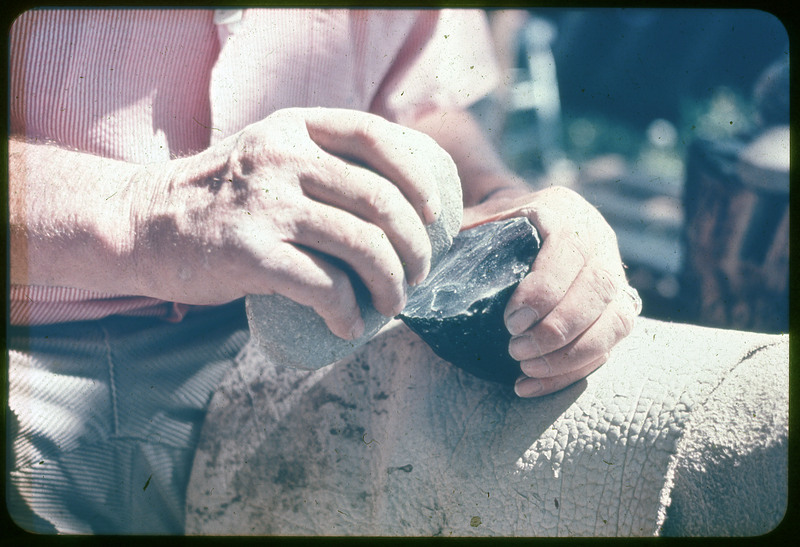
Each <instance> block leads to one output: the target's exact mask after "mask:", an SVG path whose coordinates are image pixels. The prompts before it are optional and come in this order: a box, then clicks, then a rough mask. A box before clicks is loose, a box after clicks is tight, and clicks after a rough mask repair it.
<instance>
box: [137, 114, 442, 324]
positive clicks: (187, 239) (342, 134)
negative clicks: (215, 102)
mask: <svg viewBox="0 0 800 547" xmlns="http://www.w3.org/2000/svg"><path fill="white" fill-rule="evenodd" d="M445 156H446V152H444V150H442V149H441V148H439V146H438V145H436V143H435V141H434V140H433V139H431V138H430V137H428V136H426V135H424V134H422V133H419V132H416V131H413V130H411V129H408V128H404V127H401V126H399V125H396V124H393V123H390V122H388V121H386V120H384V119H382V118H380V117H378V116H375V115H371V114H367V113H363V112H358V111H351V110H339V109H322V108H317V109H287V110H281V111H278V112H275V113H274V114H272V115H270V116H268V117H267V118H265V119H264V120H262V121H260V122H257V123H254V124H252V125H250V126H248V127H246V128H245V129H243V130H242V131H240V132H239V133H237V134H235V135H232V136H231V137H228V138H226V139H225V140H223V141H221V142H220V143H219V144H216V145H214V146H212V147H210V148H209V149H207V150H205V151H204V152H201V153H199V154H197V155H195V156H191V157H187V158H182V159H178V160H174V161H172V162H170V163H171V168H170V169H169V170H168V173H165V174H164V176H161V177H159V180H158V181H154V182H150V183H147V184H149V192H148V195H146V196H141V197H139V198H137V199H139V200H141V203H139V205H138V206H136V205H135V206H134V207H133V215H134V234H135V235H134V250H133V252H134V255H135V259H136V264H137V267H136V270H137V272H136V275H137V276H138V278H139V284H140V286H141V287H142V293H143V294H148V295H150V296H155V297H157V298H161V299H164V300H170V301H178V302H183V303H187V304H222V303H225V302H228V301H231V300H234V299H237V298H240V297H243V296H245V295H247V294H274V293H277V294H282V295H284V296H286V297H288V298H290V299H292V300H294V301H296V302H298V303H300V304H303V305H307V306H311V307H313V308H314V310H315V311H316V312H317V313H318V314H319V315H320V316H321V317H322V318H323V319H324V320H325V322H326V324H327V325H328V327H329V328H330V330H331V331H332V332H333V333H334V334H336V335H337V336H340V337H342V338H356V337H358V336H360V335H361V333H362V332H363V329H364V324H363V320H362V319H361V317H360V312H359V308H358V305H357V303H356V299H355V295H354V293H353V288H352V286H351V284H350V281H349V278H348V276H347V275H346V274H345V273H344V271H343V270H342V269H340V268H338V267H336V266H335V265H334V263H335V262H332V261H330V260H327V258H326V257H335V258H336V259H339V260H341V261H344V262H345V263H347V264H348V265H349V266H350V267H351V268H352V269H353V271H355V272H356V273H357V274H358V276H359V277H360V278H361V280H363V282H364V284H365V285H366V287H367V288H368V289H369V291H370V294H371V296H372V303H373V305H374V306H375V308H376V309H377V310H378V311H379V312H380V313H382V314H383V315H386V316H394V315H396V314H397V313H399V312H400V310H402V308H403V307H404V305H405V299H406V288H407V285H408V284H409V283H410V284H412V285H413V284H416V283H419V282H420V281H422V279H424V278H425V276H426V275H427V274H428V272H429V270H430V261H431V247H430V241H429V239H428V236H427V232H426V230H425V225H426V224H430V223H432V222H433V221H434V220H435V219H436V218H437V217H438V215H439V213H440V210H439V209H440V207H441V203H440V198H439V193H438V184H437V181H436V180H435V179H434V178H433V174H432V172H431V171H430V170H429V169H428V168H427V166H428V165H432V164H433V163H434V162H437V161H443V159H444V157H445ZM141 194H142V192H141V191H139V192H137V195H141Z"/></svg>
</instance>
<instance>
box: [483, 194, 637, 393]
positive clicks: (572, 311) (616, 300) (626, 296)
mask: <svg viewBox="0 0 800 547" xmlns="http://www.w3.org/2000/svg"><path fill="white" fill-rule="evenodd" d="M493 201H494V200H493ZM487 206H488V207H487ZM479 208H480V209H481V210H483V211H484V213H483V214H481V215H480V220H476V221H475V222H474V224H482V223H484V222H489V221H492V220H500V219H504V218H512V217H520V216H522V217H526V218H528V220H530V222H531V224H533V225H534V226H535V227H536V228H537V229H538V230H539V233H540V235H541V237H542V248H541V249H540V251H539V254H538V256H537V257H536V260H535V261H534V263H533V265H532V267H531V271H530V272H529V273H528V275H527V276H526V277H525V278H524V279H523V280H522V281H521V282H520V284H519V286H518V287H517V290H516V291H515V292H514V294H513V295H512V296H511V299H510V300H509V302H508V305H507V307H506V311H505V323H506V327H507V328H508V330H509V332H510V333H511V335H512V338H511V342H510V343H509V353H510V354H511V356H512V357H513V358H514V359H516V360H518V361H520V368H521V371H522V375H521V376H520V378H519V379H518V380H517V382H516V385H515V388H514V389H515V391H516V393H517V394H518V395H519V396H521V397H533V396H541V395H547V394H548V393H552V392H554V391H558V390H560V389H563V388H565V387H567V386H569V385H570V384H572V383H574V382H576V381H577V380H580V379H581V378H583V377H585V376H587V375H588V374H590V373H591V372H593V371H594V370H595V369H597V368H598V367H599V366H600V365H602V364H603V363H605V362H606V360H607V359H608V357H609V353H610V351H611V349H612V348H613V347H614V346H615V345H616V344H617V342H619V341H620V340H622V339H623V338H625V337H626V336H627V335H628V334H629V333H630V332H631V329H632V328H633V322H634V319H635V317H636V316H637V315H638V314H639V313H640V311H641V301H640V300H639V298H638V295H637V294H636V291H635V290H634V289H632V288H631V287H630V286H629V285H628V282H627V280H626V278H625V273H624V269H623V265H622V259H621V257H620V254H619V249H618V247H617V239H616V235H615V234H614V231H613V230H612V229H611V227H610V226H609V225H608V223H607V222H606V221H605V219H604V218H603V217H602V215H601V214H600V213H599V212H598V211H597V209H595V208H594V207H593V206H592V205H590V204H589V203H588V202H587V201H586V200H584V199H583V198H581V197H580V196H579V195H578V194H576V193H575V192H573V191H572V190H569V189H567V188H563V187H552V188H547V189H545V190H541V191H539V192H534V193H525V194H523V195H520V196H518V197H516V198H514V199H503V200H497V201H496V204H493V205H489V203H485V204H483V205H482V206H480V207H479ZM492 209H493V210H494V211H499V212H495V213H492V214H489V215H487V214H486V213H485V212H486V211H489V210H492ZM476 218H478V217H476Z"/></svg>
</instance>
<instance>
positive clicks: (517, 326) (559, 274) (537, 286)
mask: <svg viewBox="0 0 800 547" xmlns="http://www.w3.org/2000/svg"><path fill="white" fill-rule="evenodd" d="M585 263H586V258H585V256H584V254H583V252H582V251H581V250H580V249H579V248H578V247H577V246H576V245H575V243H574V242H573V241H572V240H571V239H570V238H561V237H559V236H558V235H557V234H553V235H551V236H550V237H548V238H546V239H545V240H544V242H543V243H542V248H541V249H540V250H539V254H538V255H537V256H536V260H535V261H534V262H533V265H532V266H531V270H530V272H528V275H526V276H525V277H524V278H523V279H522V281H520V283H519V285H518V286H517V288H516V290H515V291H514V293H513V294H512V295H511V298H510V299H509V301H508V304H507V305H506V311H505V315H504V321H505V324H506V328H507V329H508V331H509V332H510V333H511V334H512V335H517V334H521V333H523V332H525V331H526V330H528V329H529V328H530V327H531V326H532V325H534V324H535V323H536V322H538V321H539V320H540V319H542V318H543V317H545V316H546V315H547V314H549V313H550V312H551V311H553V309H555V307H556V305H557V304H558V303H559V302H561V300H562V299H563V298H564V295H566V294H567V290H569V288H570V286H571V285H572V283H573V282H574V281H575V279H576V278H577V277H578V274H579V273H580V271H581V269H582V268H583V267H584V265H585Z"/></svg>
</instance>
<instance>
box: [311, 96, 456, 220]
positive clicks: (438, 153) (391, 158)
mask: <svg viewBox="0 0 800 547" xmlns="http://www.w3.org/2000/svg"><path fill="white" fill-rule="evenodd" d="M306 127H307V129H308V133H309V136H310V137H311V139H312V140H313V141H314V142H315V143H317V145H318V146H320V147H321V148H323V149H324V150H325V151H327V152H329V153H331V154H335V155H338V156H344V157H346V158H348V159H352V160H356V161H358V162H360V163H361V164H363V165H366V166H368V167H370V168H371V169H373V170H375V171H377V172H378V173H380V174H381V175H383V176H384V177H385V178H387V179H389V180H390V181H392V182H393V183H394V184H395V185H396V186H397V187H398V188H399V189H400V190H401V191H402V192H403V195H404V196H405V197H406V199H407V200H408V201H409V202H410V203H411V204H412V205H413V206H414V208H415V209H416V211H417V213H418V214H419V215H420V218H421V219H422V220H423V221H424V222H425V224H431V223H433V222H434V221H435V220H436V219H437V218H438V217H439V214H440V213H441V207H442V205H441V198H440V197H439V185H438V181H437V180H435V178H434V171H433V170H431V169H430V168H429V164H430V162H431V161H449V162H452V160H451V159H450V157H449V156H448V155H447V153H446V152H444V150H442V149H441V148H439V146H438V145H437V144H436V141H434V140H433V139H432V138H430V137H428V136H427V135H425V134H423V133H420V132H418V131H415V130H413V129H409V128H406V127H402V126H400V125H397V124H394V123H391V122H389V121H388V120H385V119H383V118H381V117H380V116H376V115H374V114H369V113H365V112H359V111H355V110H344V109H315V110H312V111H310V112H309V114H308V115H307V116H306Z"/></svg>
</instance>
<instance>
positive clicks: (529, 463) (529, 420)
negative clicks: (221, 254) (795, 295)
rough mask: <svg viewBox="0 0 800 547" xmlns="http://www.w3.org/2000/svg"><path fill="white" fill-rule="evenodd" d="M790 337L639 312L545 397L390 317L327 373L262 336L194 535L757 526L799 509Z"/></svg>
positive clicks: (235, 382) (191, 511)
mask: <svg viewBox="0 0 800 547" xmlns="http://www.w3.org/2000/svg"><path fill="white" fill-rule="evenodd" d="M787 435H788V336H770V335H761V334H751V333H742V332H735V331H724V330H713V329H705V328H700V327H692V326H687V325H678V324H669V323H661V322H656V321H653V320H648V319H640V320H639V321H638V322H637V325H636V327H635V329H634V332H633V333H632V334H631V336H629V337H628V338H627V339H625V340H624V341H623V342H622V343H621V344H620V345H619V346H618V347H617V348H616V350H615V351H614V353H613V354H612V358H611V360H610V361H609V362H608V363H606V365H605V366H603V367H601V368H600V369H599V370H598V371H596V372H595V373H594V374H592V375H590V376H589V377H588V378H587V379H585V380H583V381H581V382H579V383H577V384H575V385H573V386H572V387H570V388H568V389H566V390H564V391H562V392H559V393H557V394H553V395H550V396H547V397H545V398H542V399H539V400H523V399H519V398H517V397H516V396H515V395H514V394H513V393H512V392H511V391H510V390H509V388H507V387H502V386H499V385H497V384H493V383H489V382H485V381H482V380H479V379H477V378H474V377H472V376H469V375H468V374H467V373H465V372H463V371H461V370H459V369H457V368H455V367H453V366H451V365H449V364H448V363H445V362H444V361H441V360H440V359H439V358H437V357H436V356H435V355H434V354H433V352H432V351H431V350H430V348H428V346H426V345H425V344H424V343H423V342H422V341H421V340H420V339H419V338H417V337H416V335H414V334H413V333H412V332H411V331H409V330H408V329H407V328H406V327H405V326H404V325H402V324H401V323H399V322H393V323H392V324H390V325H389V326H388V327H387V328H385V329H384V330H383V331H381V332H380V333H379V334H378V335H377V336H376V337H375V338H374V339H373V340H372V341H371V342H370V343H369V344H366V345H365V346H363V347H362V348H360V349H359V350H358V351H357V352H356V353H355V354H353V355H352V356H351V357H348V358H346V359H344V360H343V361H341V362H339V363H337V364H335V365H332V366H329V367H325V368H322V369H320V370H316V371H300V370H295V369H291V368H286V367H276V366H274V365H272V364H270V363H267V362H266V361H265V360H264V358H263V357H262V356H261V355H260V354H259V352H258V350H257V349H256V347H255V346H254V345H253V344H250V345H249V346H247V347H246V348H245V350H244V351H243V352H242V354H241V355H240V358H239V360H238V364H237V366H236V368H234V369H232V370H231V371H230V372H229V374H228V376H227V377H226V379H225V380H224V381H223V383H222V385H221V386H220V388H219V389H218V391H217V393H216V394H215V396H214V398H213V400H212V404H211V409H210V411H209V415H208V418H207V421H206V424H205V429H204V432H203V435H202V439H201V445H200V448H199V450H198V453H197V456H196V459H195V466H194V470H193V475H192V479H191V482H190V487H189V495H188V517H187V518H188V521H187V532H188V533H190V534H289V535H389V536H393V535H408V536H434V535H444V536H449V535H453V536H483V535H515V536H570V535H572V536H575V535H577V536H595V535H600V536H630V535H634V536H638V535H653V534H659V533H662V532H663V533H670V534H677V535H691V534H703V535H720V534H728V533H730V534H744V535H752V534H761V533H764V532H767V531H769V530H770V529H772V528H774V527H775V526H776V525H777V524H778V523H779V522H780V520H781V519H782V517H783V514H784V511H785V509H786V500H787V480H786V477H787V445H786V439H787Z"/></svg>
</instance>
